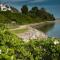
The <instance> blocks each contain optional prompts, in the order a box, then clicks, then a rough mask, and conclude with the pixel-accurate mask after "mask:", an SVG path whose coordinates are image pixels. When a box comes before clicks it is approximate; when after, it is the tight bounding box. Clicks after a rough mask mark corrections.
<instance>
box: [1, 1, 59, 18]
mask: <svg viewBox="0 0 60 60" xmlns="http://www.w3.org/2000/svg"><path fill="white" fill-rule="evenodd" d="M0 3H6V4H9V5H11V6H14V7H15V8H17V9H19V10H20V8H21V7H22V5H25V4H26V5H27V6H28V7H29V9H31V8H32V7H33V6H37V7H39V8H41V7H44V8H45V9H46V10H47V11H49V12H50V13H52V14H53V15H54V16H55V17H56V18H60V0H0Z"/></svg>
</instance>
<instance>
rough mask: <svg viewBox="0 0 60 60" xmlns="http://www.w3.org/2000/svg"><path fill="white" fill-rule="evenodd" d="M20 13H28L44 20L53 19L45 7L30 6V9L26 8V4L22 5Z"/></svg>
mask: <svg viewBox="0 0 60 60" xmlns="http://www.w3.org/2000/svg"><path fill="white" fill-rule="evenodd" d="M21 12H22V14H29V15H30V16H31V17H33V18H42V19H46V20H55V17H54V16H53V14H51V13H49V12H47V11H46V9H45V8H41V9H39V8H38V7H32V9H31V10H29V9H28V6H27V5H23V6H22V8H21Z"/></svg>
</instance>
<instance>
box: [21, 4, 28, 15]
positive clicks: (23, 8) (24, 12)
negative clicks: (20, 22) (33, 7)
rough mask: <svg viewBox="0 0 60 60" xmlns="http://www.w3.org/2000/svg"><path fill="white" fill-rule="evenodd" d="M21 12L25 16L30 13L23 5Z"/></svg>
mask: <svg viewBox="0 0 60 60" xmlns="http://www.w3.org/2000/svg"><path fill="white" fill-rule="evenodd" d="M21 11H22V13H23V14H27V13H28V7H27V5H23V6H22V8H21Z"/></svg>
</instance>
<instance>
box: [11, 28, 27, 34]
mask: <svg viewBox="0 0 60 60" xmlns="http://www.w3.org/2000/svg"><path fill="white" fill-rule="evenodd" d="M26 31H28V29H18V30H12V31H11V32H12V33H14V34H20V33H24V32H26Z"/></svg>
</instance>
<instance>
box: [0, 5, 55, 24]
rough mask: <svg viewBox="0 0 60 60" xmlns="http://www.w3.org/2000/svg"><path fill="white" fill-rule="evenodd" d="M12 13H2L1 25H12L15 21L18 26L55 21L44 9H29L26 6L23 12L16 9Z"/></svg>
mask: <svg viewBox="0 0 60 60" xmlns="http://www.w3.org/2000/svg"><path fill="white" fill-rule="evenodd" d="M11 8H12V11H0V23H11V22H12V21H15V22H16V23H18V24H29V23H38V22H41V21H53V20H55V18H54V16H53V15H52V14H50V13H48V12H47V11H46V10H45V9H44V8H41V9H38V7H32V9H31V10H29V9H28V7H27V6H26V5H24V6H22V8H21V12H18V10H17V9H16V8H14V7H11Z"/></svg>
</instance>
